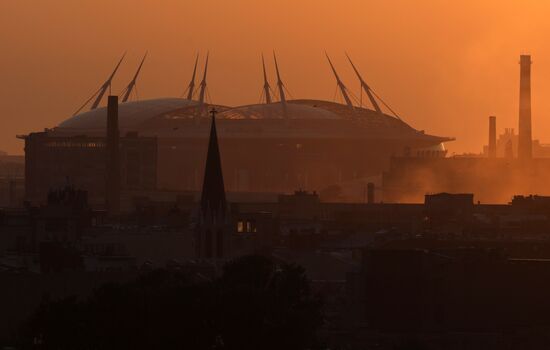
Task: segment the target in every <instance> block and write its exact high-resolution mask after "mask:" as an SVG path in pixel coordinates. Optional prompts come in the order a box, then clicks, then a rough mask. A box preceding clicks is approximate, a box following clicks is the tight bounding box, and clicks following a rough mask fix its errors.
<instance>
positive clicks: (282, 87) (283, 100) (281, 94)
mask: <svg viewBox="0 0 550 350" xmlns="http://www.w3.org/2000/svg"><path fill="white" fill-rule="evenodd" d="M273 60H274V61H275V71H276V72H277V87H278V88H279V99H280V100H281V103H282V104H286V97H285V85H284V84H283V81H282V80H281V75H280V74H279V65H278V64H277V56H276V55H275V51H273Z"/></svg>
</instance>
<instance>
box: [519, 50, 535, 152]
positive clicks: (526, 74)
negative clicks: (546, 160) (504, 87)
mask: <svg viewBox="0 0 550 350" xmlns="http://www.w3.org/2000/svg"><path fill="white" fill-rule="evenodd" d="M519 79H520V80H519V131H518V158H519V159H531V158H532V157H533V150H532V148H533V141H532V135H531V56H530V55H521V56H520V78H519Z"/></svg>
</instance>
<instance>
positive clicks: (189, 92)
mask: <svg viewBox="0 0 550 350" xmlns="http://www.w3.org/2000/svg"><path fill="white" fill-rule="evenodd" d="M198 63H199V54H198V53H197V58H195V67H194V68H193V75H192V76H191V81H190V82H189V86H188V87H187V99H188V100H192V99H193V92H194V90H195V75H196V74H197V64H198Z"/></svg>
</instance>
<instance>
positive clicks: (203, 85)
mask: <svg viewBox="0 0 550 350" xmlns="http://www.w3.org/2000/svg"><path fill="white" fill-rule="evenodd" d="M208 55H209V54H208V53H206V62H205V64H204V74H203V76H202V81H201V90H200V93H199V104H200V105H202V104H204V97H205V94H206V73H207V72H208Z"/></svg>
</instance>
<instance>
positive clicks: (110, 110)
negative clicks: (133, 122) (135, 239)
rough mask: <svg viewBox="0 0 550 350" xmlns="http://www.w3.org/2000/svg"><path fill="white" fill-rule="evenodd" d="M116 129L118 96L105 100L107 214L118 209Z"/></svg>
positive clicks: (118, 178)
mask: <svg viewBox="0 0 550 350" xmlns="http://www.w3.org/2000/svg"><path fill="white" fill-rule="evenodd" d="M119 138H120V136H119V130H118V96H109V99H108V102H107V178H106V181H107V183H106V191H107V192H106V194H105V199H106V207H107V212H108V213H109V215H117V214H118V213H119V211H120V154H119Z"/></svg>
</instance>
